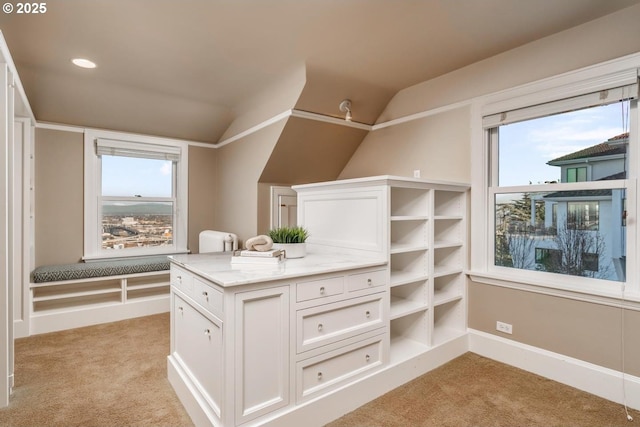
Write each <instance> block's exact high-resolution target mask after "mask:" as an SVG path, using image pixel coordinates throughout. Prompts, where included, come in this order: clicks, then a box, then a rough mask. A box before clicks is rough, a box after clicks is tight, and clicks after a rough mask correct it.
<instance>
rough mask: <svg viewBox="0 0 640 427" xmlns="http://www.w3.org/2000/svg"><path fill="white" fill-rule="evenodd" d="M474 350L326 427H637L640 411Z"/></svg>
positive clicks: (639, 420)
mask: <svg viewBox="0 0 640 427" xmlns="http://www.w3.org/2000/svg"><path fill="white" fill-rule="evenodd" d="M630 412H631V414H632V415H633V417H634V418H635V420H636V421H634V422H632V423H630V422H628V421H627V419H626V413H625V411H624V407H623V406H621V405H619V404H616V403H613V402H610V401H608V400H605V399H601V398H598V397H596V396H594V395H591V394H589V393H585V392H583V391H580V390H577V389H575V388H572V387H569V386H566V385H563V384H559V383H557V382H555V381H552V380H549V379H546V378H543V377H540V376H538V375H534V374H531V373H529V372H526V371H523V370H521V369H518V368H515V367H513V366H508V365H505V364H502V363H499V362H496V361H494V360H491V359H487V358H485V357H482V356H479V355H477V354H474V353H466V354H464V355H462V356H460V357H458V358H456V359H454V360H452V361H450V362H449V363H447V364H445V365H443V366H441V367H439V368H437V369H435V370H433V371H431V372H429V373H427V374H426V375H423V376H421V377H418V378H416V379H415V380H412V381H410V382H409V383H407V384H405V385H403V386H401V387H399V388H397V389H395V390H392V391H390V392H389V393H387V394H385V395H383V396H381V397H380V398H378V399H376V400H374V401H372V402H369V403H368V404H366V405H364V406H362V407H360V408H358V409H356V410H355V411H353V412H351V413H349V414H347V415H345V416H344V417H342V418H339V419H338V420H336V421H334V422H332V423H329V424H328V425H327V427H356V426H357V427H365V426H366V427H392V426H394V427H395V426H411V427H427V426H434V427H435V426H438V427H464V426H491V427H500V426H505V427H515V426H530V427H535V426H539V427H552V426H558V427H560V426H562V427H572V426H575V427H591V426H592V427H605V426H625V427H633V426H634V425H639V424H640V412H638V411H630Z"/></svg>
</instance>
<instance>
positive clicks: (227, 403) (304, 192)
mask: <svg viewBox="0 0 640 427" xmlns="http://www.w3.org/2000/svg"><path fill="white" fill-rule="evenodd" d="M293 188H294V190H296V192H297V193H298V212H297V217H298V224H299V225H302V226H304V227H305V228H307V229H308V230H309V233H310V237H309V239H308V240H307V248H308V250H309V255H307V256H306V257H305V258H301V259H289V260H286V261H285V262H284V263H283V264H282V265H279V266H274V267H272V268H269V267H261V266H255V265H254V266H251V267H249V266H248V265H242V267H237V269H235V268H236V267H235V266H234V268H232V266H231V264H230V259H229V258H230V257H229V256H228V255H226V256H224V255H181V256H176V257H174V258H173V260H172V267H171V290H172V291H171V295H172V299H173V301H174V302H173V304H172V307H173V309H172V342H171V355H170V356H169V379H170V380H171V383H172V384H173V386H174V388H175V390H176V392H177V393H178V396H179V397H180V399H181V400H182V402H183V403H184V404H185V407H186V408H187V410H188V412H189V414H190V415H191V417H192V418H193V420H194V422H195V423H196V425H198V426H211V425H214V426H217V427H229V426H242V427H253V426H258V425H269V426H286V427H290V426H309V427H313V426H322V425H325V424H326V423H328V422H329V421H332V420H333V419H335V418H338V417H339V416H341V415H343V414H345V413H347V412H350V411H352V410H354V409H356V408H357V407H358V406H361V405H363V404H365V403H367V402H369V401H371V400H373V399H375V398H376V397H379V396H381V395H382V394H384V393H386V392H388V391H390V390H392V389H393V388H395V387H398V386H400V385H401V384H404V383H406V382H407V381H410V380H412V379H414V378H416V377H418V376H419V375H422V374H424V373H426V372H429V371H430V370H432V369H434V368H436V367H438V366H440V365H442V364H443V363H446V362H448V361H449V360H451V359H453V358H455V357H457V356H459V355H461V354H463V353H465V352H466V351H467V350H468V342H467V322H466V281H467V278H466V275H465V270H466V263H467V249H466V240H467V234H468V230H467V224H466V216H467V197H468V191H469V185H466V184H459V183H448V182H433V181H426V180H421V179H414V178H403V177H396V176H387V175H384V176H377V177H369V178H355V179H348V180H340V181H332V182H323V183H315V184H306V185H298V186H294V187H293ZM176 301H178V303H176ZM181 304H187V305H189V306H190V308H189V310H181V309H180V307H182V305H181ZM183 311H184V313H185V316H186V313H189V316H193V317H194V318H196V319H199V320H197V321H196V320H191V321H190V322H189V323H188V324H189V325H193V329H194V330H193V331H186V330H183V329H182V328H183V327H184V323H186V322H182V321H181V320H180V319H178V318H177V317H178V316H181V315H182V312H183ZM194 313H199V315H200V317H198V316H195V314H194ZM189 327H191V326H189ZM185 337H188V338H185ZM188 349H191V351H192V352H197V353H198V355H194V354H187V353H186V351H187V350H188ZM220 358H221V362H219V363H218V362H217V361H218V360H219V359H220ZM425 404H428V402H425Z"/></svg>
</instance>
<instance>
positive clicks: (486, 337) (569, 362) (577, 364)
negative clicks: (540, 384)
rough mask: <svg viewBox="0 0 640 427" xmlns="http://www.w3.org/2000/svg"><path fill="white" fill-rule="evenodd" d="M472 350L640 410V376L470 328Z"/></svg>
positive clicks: (470, 349) (469, 337)
mask: <svg viewBox="0 0 640 427" xmlns="http://www.w3.org/2000/svg"><path fill="white" fill-rule="evenodd" d="M468 339H469V351H471V352H474V353H477V354H479V355H480V356H484V357H488V358H489V359H493V360H497V361H499V362H502V363H506V364H508V365H511V366H515V367H517V368H520V369H523V370H525V371H528V372H532V373H534V374H537V375H540V376H543V377H545V378H549V379H552V380H554V381H557V382H559V383H562V384H566V385H569V386H571V387H574V388H577V389H579V390H583V391H586V392H588V393H591V394H594V395H596V396H600V397H602V398H604V399H607V400H610V401H613V402H616V403H620V404H625V400H626V405H627V406H628V407H629V408H633V409H639V410H640V378H639V377H636V376H633V375H629V374H623V373H621V372H619V371H615V370H613V369H609V368H604V367H602V366H598V365H594V364H593V363H588V362H585V361H582V360H579V359H575V358H572V357H569V356H564V355H562V354H558V353H554V352H551V351H547V350H544V349H541V348H538V347H533V346H530V345H527V344H522V343H519V342H517V341H513V340H509V339H505V338H502V337H499V336H496V335H492V334H488V333H486V332H481V331H477V330H475V329H469V336H468Z"/></svg>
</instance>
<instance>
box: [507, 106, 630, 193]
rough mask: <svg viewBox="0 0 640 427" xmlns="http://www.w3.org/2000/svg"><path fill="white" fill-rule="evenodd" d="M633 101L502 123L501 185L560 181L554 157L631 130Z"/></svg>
mask: <svg viewBox="0 0 640 427" xmlns="http://www.w3.org/2000/svg"><path fill="white" fill-rule="evenodd" d="M628 113H629V104H628V102H624V103H614V104H609V105H605V106H598V107H592V108H588V109H584V110H578V111H573V112H569V113H564V114H557V115H553V116H548V117H543V118H539V119H535V120H527V121H525V122H520V123H513V124H509V125H504V126H501V127H500V129H499V132H500V135H499V141H500V148H499V153H500V154H499V155H500V172H499V175H500V177H499V180H500V186H510V185H528V184H530V183H531V184H542V183H544V182H545V181H559V180H560V167H558V166H549V165H547V164H546V163H547V162H548V161H550V160H553V159H555V158H558V157H560V156H564V155H565V154H569V153H573V152H575V151H578V150H581V149H583V148H587V147H590V146H592V145H596V144H599V143H601V142H604V141H606V140H607V139H609V138H611V137H614V136H616V135H620V134H621V133H624V132H627V131H628V121H629V119H628V116H629V114H628Z"/></svg>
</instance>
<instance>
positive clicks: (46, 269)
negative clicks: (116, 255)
mask: <svg viewBox="0 0 640 427" xmlns="http://www.w3.org/2000/svg"><path fill="white" fill-rule="evenodd" d="M162 270H169V259H168V258H167V257H166V256H165V255H162V256H153V257H142V258H134V259H118V260H108V261H94V262H80V263H75V264H62V265H43V266H41V267H37V268H36V269H35V270H33V273H32V278H31V280H32V282H33V283H42V282H57V281H61V280H79V279H87V278H91V277H105V276H120V275H123V274H135V273H149V272H153V271H162Z"/></svg>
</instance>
